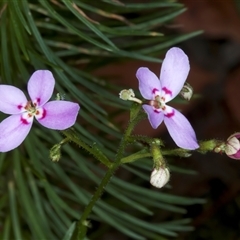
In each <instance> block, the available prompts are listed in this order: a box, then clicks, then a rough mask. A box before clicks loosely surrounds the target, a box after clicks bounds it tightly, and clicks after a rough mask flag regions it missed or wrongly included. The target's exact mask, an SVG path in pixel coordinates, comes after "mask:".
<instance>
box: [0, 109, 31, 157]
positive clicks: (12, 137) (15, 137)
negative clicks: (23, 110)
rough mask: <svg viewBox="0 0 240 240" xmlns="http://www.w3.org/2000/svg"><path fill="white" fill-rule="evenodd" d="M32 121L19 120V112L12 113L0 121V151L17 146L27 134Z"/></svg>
mask: <svg viewBox="0 0 240 240" xmlns="http://www.w3.org/2000/svg"><path fill="white" fill-rule="evenodd" d="M31 127H32V122H30V123H26V122H24V121H22V120H21V114H17V115H12V116H10V117H8V118H6V119H5V120H3V121H2V122H1V123H0V133H1V134H0V152H8V151H10V150H12V149H14V148H16V147H18V146H19V145H20V144H21V143H22V142H23V140H24V139H25V138H26V136H27V135H28V133H29V131H30V129H31Z"/></svg>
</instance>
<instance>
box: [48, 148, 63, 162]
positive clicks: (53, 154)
mask: <svg viewBox="0 0 240 240" xmlns="http://www.w3.org/2000/svg"><path fill="white" fill-rule="evenodd" d="M49 156H50V159H51V160H52V161H53V162H58V161H59V160H60V158H61V144H56V145H54V146H53V147H52V148H51V149H50V155H49Z"/></svg>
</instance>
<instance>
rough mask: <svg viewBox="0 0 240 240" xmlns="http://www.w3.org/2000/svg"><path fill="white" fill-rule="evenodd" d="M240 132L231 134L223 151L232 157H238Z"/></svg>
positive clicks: (239, 155)
mask: <svg viewBox="0 0 240 240" xmlns="http://www.w3.org/2000/svg"><path fill="white" fill-rule="evenodd" d="M239 138H240V132H238V133H234V134H232V135H231V136H230V137H229V138H228V139H227V142H226V146H225V153H226V154H227V155H228V157H230V158H233V159H240V142H239Z"/></svg>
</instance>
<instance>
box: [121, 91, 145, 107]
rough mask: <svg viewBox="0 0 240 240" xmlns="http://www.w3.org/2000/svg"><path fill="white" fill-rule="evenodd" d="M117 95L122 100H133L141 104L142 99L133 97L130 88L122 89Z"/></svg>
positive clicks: (133, 94)
mask: <svg viewBox="0 0 240 240" xmlns="http://www.w3.org/2000/svg"><path fill="white" fill-rule="evenodd" d="M119 97H120V98H121V99H122V100H124V101H127V100H129V101H133V102H137V103H140V104H142V101H141V100H140V99H138V98H135V93H134V91H133V90H132V89H128V90H127V89H124V90H122V91H121V92H120V93H119Z"/></svg>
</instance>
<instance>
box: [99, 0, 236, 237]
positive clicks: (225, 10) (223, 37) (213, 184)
mask: <svg viewBox="0 0 240 240" xmlns="http://www.w3.org/2000/svg"><path fill="white" fill-rule="evenodd" d="M180 2H182V3H183V4H185V6H186V7H187V11H186V12H185V13H184V14H182V15H180V16H179V17H177V18H176V20H175V22H174V23H172V24H171V25H169V26H166V27H169V29H171V31H174V32H175V33H177V32H180V33H188V32H192V31H197V30H203V31H204V33H203V34H202V35H199V36H198V37H195V38H193V39H190V40H188V41H186V42H184V43H182V44H180V45H178V46H179V47H181V48H182V49H183V50H184V51H185V52H186V54H187V55H188V56H189V59H190V65H191V70H190V75H189V77H188V82H189V83H190V84H191V85H192V86H193V88H194V91H195V93H198V94H201V95H202V97H201V98H197V99H195V100H193V101H191V102H190V104H188V105H183V106H181V110H183V112H184V114H185V115H186V116H187V118H188V119H189V121H190V122H191V124H192V126H193V127H194V129H195V131H196V134H197V137H198V139H199V140H206V139H211V138H217V139H223V140H225V139H227V138H228V137H229V136H230V135H231V134H232V133H233V132H236V131H240V7H239V6H240V0H235V1H234V0H181V1H180ZM140 66H146V67H148V68H150V69H151V70H152V71H154V72H155V73H156V74H157V75H158V74H159V71H160V70H159V69H160V66H159V65H158V64H151V63H149V62H145V63H143V62H136V61H134V62H130V63H129V62H128V63H125V64H123V65H121V66H119V65H118V66H111V67H110V68H108V69H107V72H108V74H109V75H116V74H117V75H119V76H118V79H119V80H116V81H118V82H119V83H121V84H122V85H125V86H127V87H132V88H133V89H137V88H138V82H137V79H136V78H135V72H136V70H137V69H138V68H139V67H140ZM97 73H98V74H100V75H101V74H102V73H104V74H106V69H101V70H99V71H98V72H97ZM137 131H138V132H139V133H141V134H148V135H152V136H161V137H162V138H163V139H164V140H165V141H166V143H167V144H169V146H173V147H174V143H173V141H172V140H171V139H170V137H169V135H168V133H167V132H166V131H165V126H164V125H163V124H162V125H161V127H160V128H159V129H158V132H156V131H155V130H153V129H152V128H151V127H150V124H149V123H148V122H147V121H145V122H143V123H142V124H141V125H140V126H139V127H138V129H137ZM172 163H174V164H175V165H178V166H181V167H183V168H185V169H193V170H196V171H197V172H198V174H197V175H184V174H179V173H174V172H173V173H172V177H171V181H170V184H171V185H172V189H170V190H168V192H171V193H174V194H179V195H181V196H193V197H202V198H206V200H207V202H206V204H204V205H196V206H191V207H188V208H187V210H188V211H187V214H186V217H191V218H192V219H193V226H195V230H194V231H193V232H189V233H183V234H180V236H179V238H178V239H187V240H188V239H202V240H205V239H206V240H209V239H214V240H221V239H224V240H231V239H233V240H235V239H240V160H239V161H237V160H232V159H230V158H228V157H227V156H226V155H224V154H223V155H220V154H214V153H210V154H206V155H200V154H194V155H193V156H192V157H191V158H189V159H184V158H182V159H179V158H176V159H173V160H172Z"/></svg>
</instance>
